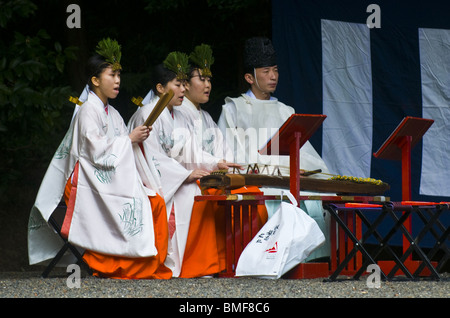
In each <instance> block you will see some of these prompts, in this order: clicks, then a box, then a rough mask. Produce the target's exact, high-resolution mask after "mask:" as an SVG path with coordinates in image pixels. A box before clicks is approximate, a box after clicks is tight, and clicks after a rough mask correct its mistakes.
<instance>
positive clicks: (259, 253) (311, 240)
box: [236, 192, 325, 279]
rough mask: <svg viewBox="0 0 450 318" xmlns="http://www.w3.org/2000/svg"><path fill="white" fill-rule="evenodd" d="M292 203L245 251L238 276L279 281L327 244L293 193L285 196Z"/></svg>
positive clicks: (275, 217) (265, 226)
mask: <svg viewBox="0 0 450 318" xmlns="http://www.w3.org/2000/svg"><path fill="white" fill-rule="evenodd" d="M282 194H285V195H287V196H288V197H289V199H290V201H291V203H292V204H291V203H287V202H281V205H280V207H279V209H278V210H277V211H276V212H275V213H274V215H273V216H272V217H271V218H270V219H269V220H268V221H267V222H266V224H264V226H263V227H262V228H261V230H260V231H259V232H258V234H257V235H256V236H255V237H254V238H253V239H252V241H251V242H250V243H249V244H248V245H247V246H246V247H245V249H244V250H243V251H242V254H241V256H240V257H239V260H238V263H237V266H236V276H252V277H258V278H270V279H276V278H280V277H281V276H282V275H283V274H285V273H286V272H288V271H289V270H290V269H292V268H293V267H295V266H296V265H297V264H300V263H301V262H302V261H303V260H305V259H306V258H307V257H308V256H309V254H311V252H312V251H313V250H314V249H316V248H317V247H319V246H320V245H322V244H323V243H324V242H325V236H324V235H323V233H322V231H321V230H320V228H319V226H318V225H317V223H316V221H314V220H313V219H312V218H311V217H310V216H309V215H308V214H306V212H304V211H303V210H302V209H300V208H298V207H297V201H296V200H295V198H294V196H293V195H292V194H291V193H290V192H282Z"/></svg>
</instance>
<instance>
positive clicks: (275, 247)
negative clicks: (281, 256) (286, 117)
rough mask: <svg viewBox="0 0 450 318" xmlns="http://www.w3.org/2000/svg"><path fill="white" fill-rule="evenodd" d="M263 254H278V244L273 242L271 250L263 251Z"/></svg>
mask: <svg viewBox="0 0 450 318" xmlns="http://www.w3.org/2000/svg"><path fill="white" fill-rule="evenodd" d="M265 252H267V253H269V254H271V253H276V252H278V242H275V245H274V246H273V247H272V248H269V249H267V250H265Z"/></svg>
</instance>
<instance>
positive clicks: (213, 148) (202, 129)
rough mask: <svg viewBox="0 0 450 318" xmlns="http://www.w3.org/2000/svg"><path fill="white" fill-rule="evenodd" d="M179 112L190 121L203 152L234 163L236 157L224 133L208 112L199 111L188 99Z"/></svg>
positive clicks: (179, 108)
mask: <svg viewBox="0 0 450 318" xmlns="http://www.w3.org/2000/svg"><path fill="white" fill-rule="evenodd" d="M177 110H179V111H180V112H181V113H182V114H183V115H184V116H185V117H186V119H187V120H188V122H189V125H190V126H191V127H192V128H193V132H194V136H195V140H196V142H197V143H198V144H199V145H201V147H202V149H203V151H205V152H207V153H210V154H211V155H213V156H215V157H217V158H221V159H225V160H226V161H228V162H233V161H234V155H233V153H232V151H231V149H230V147H228V144H227V143H226V142H225V138H224V136H223V134H222V131H221V130H220V129H219V127H218V126H217V124H216V123H215V122H214V120H213V119H212V117H211V115H210V114H209V113H208V112H207V111H205V110H204V109H201V108H200V109H197V107H196V106H195V105H194V104H193V103H192V102H191V101H190V100H189V99H188V98H185V99H184V100H183V104H182V105H181V106H180V107H177Z"/></svg>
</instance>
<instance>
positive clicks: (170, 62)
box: [163, 52, 190, 81]
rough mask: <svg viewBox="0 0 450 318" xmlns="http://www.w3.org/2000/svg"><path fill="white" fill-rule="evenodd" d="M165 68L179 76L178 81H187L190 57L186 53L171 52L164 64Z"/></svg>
mask: <svg viewBox="0 0 450 318" xmlns="http://www.w3.org/2000/svg"><path fill="white" fill-rule="evenodd" d="M163 64H164V67H165V68H167V69H169V70H171V71H172V72H174V73H175V74H177V79H178V80H180V81H185V80H187V78H188V75H187V74H188V72H189V67H190V66H189V57H188V56H187V54H186V53H182V52H170V53H169V55H167V57H166V59H165V60H164V62H163Z"/></svg>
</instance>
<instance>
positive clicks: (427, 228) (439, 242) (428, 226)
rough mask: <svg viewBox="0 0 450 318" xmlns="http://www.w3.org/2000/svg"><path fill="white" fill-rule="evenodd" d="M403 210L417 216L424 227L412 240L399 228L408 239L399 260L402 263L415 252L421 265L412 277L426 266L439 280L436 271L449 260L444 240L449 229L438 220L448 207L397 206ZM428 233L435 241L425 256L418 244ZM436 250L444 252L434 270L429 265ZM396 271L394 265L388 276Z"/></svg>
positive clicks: (439, 205) (429, 205)
mask: <svg viewBox="0 0 450 318" xmlns="http://www.w3.org/2000/svg"><path fill="white" fill-rule="evenodd" d="M405 208H407V209H410V210H411V211H412V212H414V213H415V214H417V215H418V216H419V218H420V219H421V220H422V222H423V225H424V226H423V228H422V230H421V231H420V232H419V233H418V234H417V236H416V237H415V238H413V237H412V236H411V235H410V233H409V232H408V231H407V230H406V228H405V227H404V226H403V225H402V226H401V230H402V232H403V235H404V236H405V237H406V238H407V239H408V241H409V243H410V245H409V247H408V248H407V249H406V250H405V251H404V253H403V256H402V259H401V260H402V261H404V260H406V258H407V257H409V255H411V253H412V252H413V251H416V253H417V255H418V256H419V257H420V258H421V260H422V263H421V264H420V265H419V266H418V268H417V269H416V271H415V272H414V273H413V276H414V277H418V276H419V275H420V273H421V272H422V270H423V269H424V268H425V266H427V267H428V269H429V270H430V272H431V274H432V275H433V276H434V277H435V278H436V279H437V280H440V276H439V273H438V271H439V270H440V269H441V268H442V267H443V266H444V264H445V263H446V261H447V260H448V259H449V258H450V251H449V248H448V247H447V245H446V240H447V239H448V236H449V233H450V228H449V227H447V228H445V226H444V225H443V224H442V222H440V219H439V218H440V216H441V215H442V213H443V212H444V211H448V209H449V205H448V204H426V203H423V204H422V203H421V204H420V205H414V206H400V205H398V204H397V209H400V210H403V209H405ZM425 213H426V214H425ZM427 215H428V217H427ZM439 231H440V234H439ZM428 232H430V233H431V234H432V235H433V236H434V238H435V240H436V241H435V245H434V247H433V248H432V249H431V250H430V251H429V252H428V254H427V255H426V254H425V253H424V251H423V250H422V249H421V248H419V243H420V241H421V240H422V239H423V238H424V237H425V235H426V234H427V233H428ZM438 250H442V251H443V252H444V255H443V257H442V258H441V260H440V261H439V263H438V265H437V266H436V268H435V267H434V266H433V265H432V263H431V259H432V257H433V256H434V255H435V254H436V253H437V251H438ZM397 270H398V266H397V265H396V266H394V268H393V269H392V271H391V272H390V273H389V275H388V276H390V277H392V276H393V275H394V274H395V272H396V271H397Z"/></svg>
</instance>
